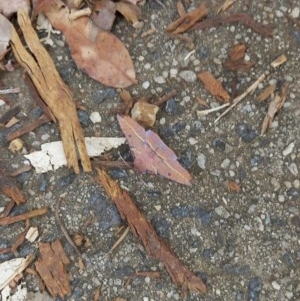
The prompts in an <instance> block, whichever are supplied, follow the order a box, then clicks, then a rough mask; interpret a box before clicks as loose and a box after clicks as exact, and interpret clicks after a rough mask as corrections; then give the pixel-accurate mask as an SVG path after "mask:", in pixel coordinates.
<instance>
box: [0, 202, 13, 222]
mask: <svg viewBox="0 0 300 301" xmlns="http://www.w3.org/2000/svg"><path fill="white" fill-rule="evenodd" d="M15 205H16V202H15V201H14V200H11V201H10V202H9V203H7V205H6V206H5V209H4V210H3V211H2V212H1V214H0V218H1V217H6V216H8V215H9V214H10V212H11V211H12V210H13V208H14V207H15Z"/></svg>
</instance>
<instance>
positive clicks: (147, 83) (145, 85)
mask: <svg viewBox="0 0 300 301" xmlns="http://www.w3.org/2000/svg"><path fill="white" fill-rule="evenodd" d="M142 87H143V88H144V89H145V90H147V89H148V88H149V87H150V83H149V82H148V81H146V82H143V84H142Z"/></svg>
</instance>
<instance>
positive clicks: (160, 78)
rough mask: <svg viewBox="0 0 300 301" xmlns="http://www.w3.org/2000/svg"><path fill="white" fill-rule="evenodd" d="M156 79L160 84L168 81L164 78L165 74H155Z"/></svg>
mask: <svg viewBox="0 0 300 301" xmlns="http://www.w3.org/2000/svg"><path fill="white" fill-rule="evenodd" d="M154 81H155V82H156V83H158V84H165V83H166V81H165V79H164V78H163V76H155V77H154Z"/></svg>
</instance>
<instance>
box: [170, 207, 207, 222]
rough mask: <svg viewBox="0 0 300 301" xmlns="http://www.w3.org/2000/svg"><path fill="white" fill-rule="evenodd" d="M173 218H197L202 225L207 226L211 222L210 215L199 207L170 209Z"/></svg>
mask: <svg viewBox="0 0 300 301" xmlns="http://www.w3.org/2000/svg"><path fill="white" fill-rule="evenodd" d="M171 215H172V216H173V217H174V218H186V217H190V218H199V219H201V222H202V224H203V225H205V226H208V225H209V224H210V222H211V214H210V213H209V212H208V211H206V210H204V209H202V208H201V207H199V206H181V207H174V208H172V209H171Z"/></svg>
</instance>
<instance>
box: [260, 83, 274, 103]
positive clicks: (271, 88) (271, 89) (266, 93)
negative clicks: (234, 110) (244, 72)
mask: <svg viewBox="0 0 300 301" xmlns="http://www.w3.org/2000/svg"><path fill="white" fill-rule="evenodd" d="M275 90H276V84H273V85H270V86H268V87H266V88H265V89H264V90H263V91H262V92H261V93H260V94H259V95H258V96H257V100H258V101H259V102H263V101H265V100H266V99H268V98H269V97H270V96H271V95H272V94H273V93H274V92H275Z"/></svg>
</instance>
